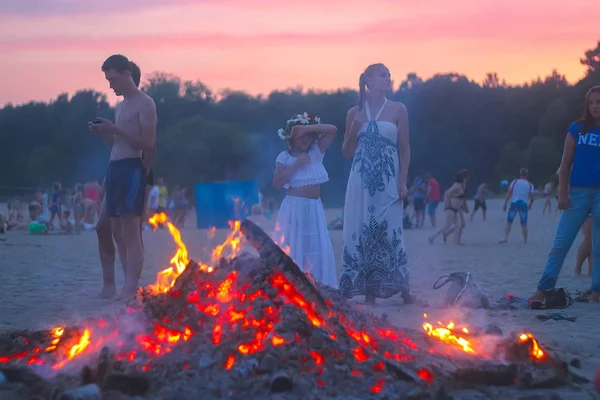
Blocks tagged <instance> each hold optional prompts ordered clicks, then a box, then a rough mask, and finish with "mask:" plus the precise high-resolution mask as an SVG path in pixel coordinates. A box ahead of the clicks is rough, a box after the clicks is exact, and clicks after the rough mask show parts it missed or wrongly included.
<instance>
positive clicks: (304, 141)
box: [273, 113, 338, 288]
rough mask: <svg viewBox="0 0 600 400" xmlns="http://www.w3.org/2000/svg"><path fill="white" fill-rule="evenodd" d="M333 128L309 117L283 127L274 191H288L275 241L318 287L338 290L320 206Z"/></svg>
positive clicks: (327, 178) (304, 116) (332, 258)
mask: <svg viewBox="0 0 600 400" xmlns="http://www.w3.org/2000/svg"><path fill="white" fill-rule="evenodd" d="M336 133H337V128H336V127H335V126H333V125H329V124H321V121H320V118H319V117H315V116H312V115H310V114H308V113H304V114H299V115H297V116H296V117H293V118H291V119H289V120H288V121H287V125H286V127H285V128H282V129H279V132H278V135H279V137H280V138H281V139H282V140H285V141H286V144H287V147H288V150H287V151H283V152H281V153H280V154H279V156H278V157H277V161H276V166H275V174H274V176H273V186H275V187H276V188H280V187H283V188H285V189H287V196H286V197H285V199H284V200H283V203H282V204H281V208H280V209H279V215H278V217H277V225H276V228H275V229H276V235H277V236H278V237H277V238H276V240H277V239H278V241H279V243H280V244H281V245H282V247H284V248H285V247H288V246H289V249H290V257H292V259H293V260H294V261H295V262H296V263H297V264H298V266H300V268H302V270H303V271H304V272H306V273H310V274H311V275H312V276H313V277H314V278H315V280H316V281H317V282H319V283H321V284H323V285H327V286H330V287H333V288H337V287H338V283H337V275H336V265H335V256H334V255H333V248H332V246H331V238H330V237H329V231H328V230H327V220H326V219H325V212H324V210H323V204H322V203H321V184H323V183H325V182H327V181H328V180H329V176H328V175H327V171H326V170H325V167H324V166H323V157H324V156H325V151H326V150H327V148H328V147H329V146H330V145H331V143H332V142H333V139H334V138H335V135H336Z"/></svg>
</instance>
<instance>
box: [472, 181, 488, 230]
mask: <svg viewBox="0 0 600 400" xmlns="http://www.w3.org/2000/svg"><path fill="white" fill-rule="evenodd" d="M489 195H490V191H489V189H488V186H487V183H485V182H483V183H481V184H480V185H479V186H478V187H477V193H476V194H475V205H474V206H473V212H472V213H471V221H473V218H474V217H475V213H476V212H477V210H479V209H480V208H481V215H482V217H483V220H484V221H485V219H486V214H487V201H486V200H487V198H488V196H489Z"/></svg>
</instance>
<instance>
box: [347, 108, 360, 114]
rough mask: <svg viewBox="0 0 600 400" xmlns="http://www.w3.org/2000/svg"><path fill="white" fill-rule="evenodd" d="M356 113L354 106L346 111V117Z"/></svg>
mask: <svg viewBox="0 0 600 400" xmlns="http://www.w3.org/2000/svg"><path fill="white" fill-rule="evenodd" d="M357 112H358V106H354V107H351V108H350V109H349V110H348V113H347V115H355V114H356V113H357Z"/></svg>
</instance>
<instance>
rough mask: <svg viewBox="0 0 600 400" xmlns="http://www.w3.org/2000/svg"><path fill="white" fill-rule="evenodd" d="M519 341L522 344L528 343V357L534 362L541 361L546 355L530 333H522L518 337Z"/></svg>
mask: <svg viewBox="0 0 600 400" xmlns="http://www.w3.org/2000/svg"><path fill="white" fill-rule="evenodd" d="M519 340H520V341H521V342H523V343H525V342H530V343H531V350H530V352H529V353H530V355H531V358H532V359H534V360H543V359H544V358H545V357H546V353H544V351H543V350H542V349H541V348H540V345H539V343H538V341H537V339H536V338H534V337H533V335H532V334H531V333H523V334H521V335H520V336H519Z"/></svg>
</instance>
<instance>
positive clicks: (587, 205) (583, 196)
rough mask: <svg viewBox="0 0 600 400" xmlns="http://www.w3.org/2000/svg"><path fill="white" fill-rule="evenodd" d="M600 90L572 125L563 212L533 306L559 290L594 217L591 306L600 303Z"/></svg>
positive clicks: (561, 182)
mask: <svg viewBox="0 0 600 400" xmlns="http://www.w3.org/2000/svg"><path fill="white" fill-rule="evenodd" d="M598 135H600V86H595V87H593V88H591V89H590V90H589V91H588V93H587V95H586V99H585V103H584V111H583V117H582V118H581V119H580V120H578V121H576V122H574V123H572V124H571V126H570V127H569V130H568V133H567V135H566V138H565V145H564V150H563V155H562V160H561V164H560V168H559V174H558V208H559V209H560V210H562V213H561V214H560V218H559V221H558V226H557V228H556V236H555V238H554V241H553V242H552V249H551V250H550V253H549V254H548V258H547V260H546V268H545V269H544V273H543V274H542V277H541V279H540V281H539V283H538V287H537V290H536V292H535V295H534V296H533V297H532V298H531V301H532V302H542V301H544V300H545V294H544V292H545V291H546V290H551V289H554V288H555V287H556V282H557V280H558V276H559V274H560V270H561V269H562V266H563V263H564V261H565V257H566V256H567V253H568V252H569V250H570V249H571V246H572V245H573V242H574V241H575V238H576V237H577V233H578V232H579V229H580V228H581V226H582V225H583V223H584V222H585V220H586V219H587V218H588V216H589V215H590V213H591V214H592V238H593V240H592V262H593V263H594V264H596V263H598V265H594V266H593V268H592V288H591V289H592V290H591V291H592V293H591V295H590V301H591V302H595V303H597V302H600V241H598V240H595V238H598V237H600V174H598V172H597V171H600V147H599V146H598V141H597V138H598Z"/></svg>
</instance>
